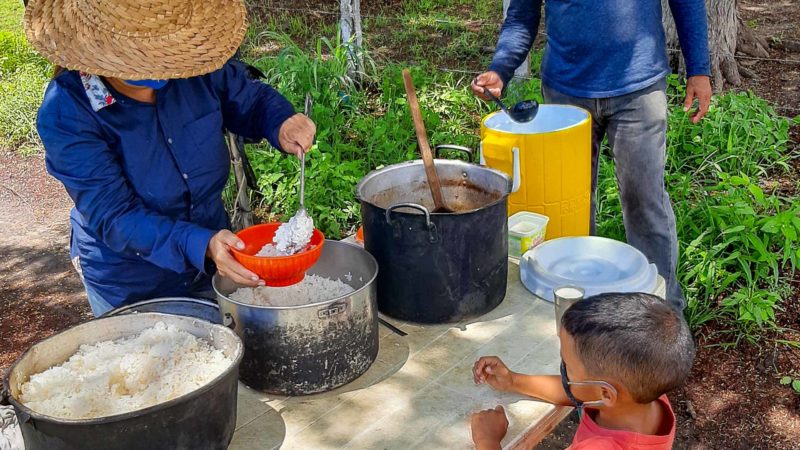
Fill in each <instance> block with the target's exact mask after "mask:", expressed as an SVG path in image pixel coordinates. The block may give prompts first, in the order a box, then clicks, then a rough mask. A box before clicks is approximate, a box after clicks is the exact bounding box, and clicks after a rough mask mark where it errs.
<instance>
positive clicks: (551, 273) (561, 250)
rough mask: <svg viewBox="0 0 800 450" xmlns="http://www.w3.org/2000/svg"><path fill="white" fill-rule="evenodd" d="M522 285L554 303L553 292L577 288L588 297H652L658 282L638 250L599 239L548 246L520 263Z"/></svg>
mask: <svg viewBox="0 0 800 450" xmlns="http://www.w3.org/2000/svg"><path fill="white" fill-rule="evenodd" d="M520 278H521V279H522V284H524V285H525V287H526V288H528V290H529V291H531V292H532V293H533V294H534V295H536V296H538V297H541V298H543V299H545V300H547V301H550V302H552V301H553V289H555V288H557V287H560V286H565V285H574V286H580V287H582V288H583V290H584V291H585V295H586V297H590V296H593V295H598V294H603V293H608V292H647V293H653V292H654V290H655V288H656V283H657V281H658V271H657V270H656V266H655V265H654V264H650V263H649V261H648V260H647V258H646V257H645V256H644V255H643V254H642V253H641V252H640V251H639V250H637V249H636V248H634V247H632V246H630V245H628V244H626V243H624V242H619V241H615V240H613V239H606V238H601V237H596V236H582V237H567V238H560V239H554V240H552V241H548V242H545V243H543V244H540V245H539V246H537V247H535V248H533V249H531V250H530V251H528V252H526V253H525V254H524V255H523V256H522V259H521V261H520Z"/></svg>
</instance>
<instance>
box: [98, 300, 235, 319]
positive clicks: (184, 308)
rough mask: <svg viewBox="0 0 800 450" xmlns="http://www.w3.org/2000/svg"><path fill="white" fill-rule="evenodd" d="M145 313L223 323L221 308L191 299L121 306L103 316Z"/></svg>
mask: <svg viewBox="0 0 800 450" xmlns="http://www.w3.org/2000/svg"><path fill="white" fill-rule="evenodd" d="M143 312H159V313H164V314H175V315H178V316H186V317H194V318H196V319H202V320H205V321H207V322H211V323H219V324H221V323H222V320H221V319H220V315H219V306H218V305H217V304H216V303H214V302H212V301H210V300H205V299H199V298H190V297H162V298H155V299H152V300H143V301H141V302H137V303H132V304H130V305H125V306H121V307H119V308H116V309H112V310H111V311H109V312H107V313H105V314H103V317H110V316H119V315H123V314H138V313H143Z"/></svg>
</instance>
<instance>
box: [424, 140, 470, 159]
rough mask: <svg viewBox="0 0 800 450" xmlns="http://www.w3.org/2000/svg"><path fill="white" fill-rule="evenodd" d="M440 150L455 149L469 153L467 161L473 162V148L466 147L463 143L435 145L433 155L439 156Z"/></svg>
mask: <svg viewBox="0 0 800 450" xmlns="http://www.w3.org/2000/svg"><path fill="white" fill-rule="evenodd" d="M439 150H455V151H458V152H461V153H466V154H467V161H469V162H472V159H473V157H472V149H471V148H469V147H464V146H463V145H452V144H440V145H437V146H436V147H434V149H433V157H434V158H438V157H439Z"/></svg>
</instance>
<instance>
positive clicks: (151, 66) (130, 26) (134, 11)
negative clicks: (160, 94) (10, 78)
mask: <svg viewBox="0 0 800 450" xmlns="http://www.w3.org/2000/svg"><path fill="white" fill-rule="evenodd" d="M246 30H247V12H246V10H245V6H244V3H243V2H242V0H171V1H170V0H31V2H30V3H29V4H28V7H27V8H26V9H25V34H26V35H27V37H28V40H29V41H30V42H31V44H32V45H33V46H34V48H36V50H38V51H39V52H40V53H41V54H42V55H44V57H46V58H47V59H48V60H50V62H52V63H53V64H55V65H58V66H61V67H64V68H67V69H71V70H80V71H83V72H86V73H91V74H94V75H100V76H106V77H113V78H122V79H127V80H141V79H173V78H188V77H192V76H197V75H204V74H207V73H210V72H213V71H215V70H217V69H219V68H220V67H222V66H223V65H224V64H225V62H226V61H228V59H230V58H231V57H232V56H233V55H234V54H235V53H236V50H237V49H238V48H239V45H240V44H241V42H242V39H243V38H244V34H245V32H246Z"/></svg>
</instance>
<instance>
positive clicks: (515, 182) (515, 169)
mask: <svg viewBox="0 0 800 450" xmlns="http://www.w3.org/2000/svg"><path fill="white" fill-rule="evenodd" d="M511 154H512V155H513V157H512V161H513V162H512V165H511V178H512V185H511V193H512V194H513V193H514V192H517V191H518V190H519V187H520V186H521V185H522V174H521V173H520V172H521V171H520V169H519V166H520V163H519V148H518V147H513V148H512V149H511ZM478 161H479V162H480V165H482V166H485V165H486V158H484V157H483V142H481V143H480V146H479V147H478Z"/></svg>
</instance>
